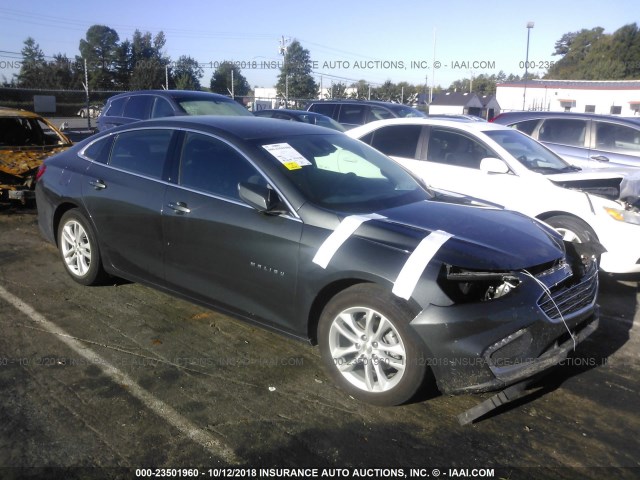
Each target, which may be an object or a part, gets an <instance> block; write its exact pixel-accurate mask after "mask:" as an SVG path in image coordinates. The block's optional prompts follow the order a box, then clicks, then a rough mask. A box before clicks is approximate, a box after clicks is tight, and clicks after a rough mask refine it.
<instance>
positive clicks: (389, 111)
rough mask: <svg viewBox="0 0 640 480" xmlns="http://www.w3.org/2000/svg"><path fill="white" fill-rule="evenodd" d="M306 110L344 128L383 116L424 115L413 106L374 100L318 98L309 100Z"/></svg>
mask: <svg viewBox="0 0 640 480" xmlns="http://www.w3.org/2000/svg"><path fill="white" fill-rule="evenodd" d="M307 110H308V111H310V112H316V113H321V114H323V115H326V116H327V117H331V118H333V119H334V120H335V121H336V122H338V123H340V124H341V125H342V126H344V127H345V128H346V129H350V128H353V127H357V126H358V125H363V124H365V123H369V122H373V121H375V120H383V119H385V118H413V117H424V116H425V115H424V113H422V112H421V111H420V110H416V109H415V108H413V107H408V106H406V105H402V104H400V103H391V102H380V101H376V100H370V101H365V100H318V101H314V102H311V103H310V104H309V105H308V106H307Z"/></svg>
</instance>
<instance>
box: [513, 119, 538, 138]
mask: <svg viewBox="0 0 640 480" xmlns="http://www.w3.org/2000/svg"><path fill="white" fill-rule="evenodd" d="M539 121H540V120H525V121H523V122H518V123H514V124H513V125H511V126H512V127H513V128H515V129H516V130H519V131H521V132H522V133H526V134H527V135H529V136H531V135H532V134H533V131H534V130H535V129H536V126H537V125H538V122H539Z"/></svg>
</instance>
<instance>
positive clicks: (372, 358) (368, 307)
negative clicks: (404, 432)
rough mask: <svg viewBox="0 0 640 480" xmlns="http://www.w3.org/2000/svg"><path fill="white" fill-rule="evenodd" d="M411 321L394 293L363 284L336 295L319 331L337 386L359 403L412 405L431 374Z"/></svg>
mask: <svg viewBox="0 0 640 480" xmlns="http://www.w3.org/2000/svg"><path fill="white" fill-rule="evenodd" d="M411 319H412V315H411V314H410V312H409V311H408V309H407V308H406V307H405V306H404V305H403V304H402V302H401V300H400V299H398V298H397V297H395V296H394V295H393V294H392V293H391V292H388V291H386V290H384V289H383V288H381V287H378V286H376V285H371V284H360V285H355V286H353V287H350V288H348V289H346V290H344V291H342V292H340V293H339V294H337V295H336V296H335V297H334V298H333V299H332V300H331V301H330V302H329V303H328V304H327V306H326V307H325V309H324V311H323V312H322V315H321V317H320V323H319V325H318V342H319V344H320V352H321V355H322V360H323V363H324V365H325V368H326V369H327V371H328V373H329V375H330V376H331V377H332V379H333V380H334V382H335V383H336V384H337V385H338V386H340V387H341V388H342V389H343V390H345V391H346V392H347V393H349V394H350V395H352V396H353V397H354V398H357V399H359V400H362V401H365V402H368V403H372V404H375V405H385V406H387V405H398V404H401V403H404V402H406V401H408V400H409V399H411V397H413V395H414V394H415V393H416V391H417V390H418V388H419V387H420V386H421V385H422V382H423V380H424V376H425V371H426V362H425V354H424V346H423V344H422V341H421V340H420V339H419V338H418V337H417V336H416V334H415V332H412V331H411V327H410V326H409V322H410V321H411Z"/></svg>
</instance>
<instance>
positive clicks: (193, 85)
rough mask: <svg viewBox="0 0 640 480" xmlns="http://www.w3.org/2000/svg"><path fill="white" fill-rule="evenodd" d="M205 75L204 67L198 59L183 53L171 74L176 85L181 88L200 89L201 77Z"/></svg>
mask: <svg viewBox="0 0 640 480" xmlns="http://www.w3.org/2000/svg"><path fill="white" fill-rule="evenodd" d="M202 75H204V72H203V70H202V67H201V66H200V65H199V64H198V61H197V60H194V59H193V58H191V57H189V56H188V55H182V56H181V57H180V58H178V61H177V62H175V64H174V66H173V68H172V69H171V76H172V77H173V80H174V82H175V86H176V88H177V89H180V90H200V89H201V86H200V79H201V78H202Z"/></svg>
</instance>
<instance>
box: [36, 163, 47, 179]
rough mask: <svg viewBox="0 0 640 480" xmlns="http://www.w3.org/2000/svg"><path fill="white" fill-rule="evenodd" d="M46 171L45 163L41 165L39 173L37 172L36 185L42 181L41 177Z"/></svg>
mask: <svg viewBox="0 0 640 480" xmlns="http://www.w3.org/2000/svg"><path fill="white" fill-rule="evenodd" d="M46 169H47V166H46V165H45V164H44V163H43V164H42V165H40V168H38V171H37V172H36V183H37V182H38V180H40V177H41V176H42V175H44V171H45V170H46Z"/></svg>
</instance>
